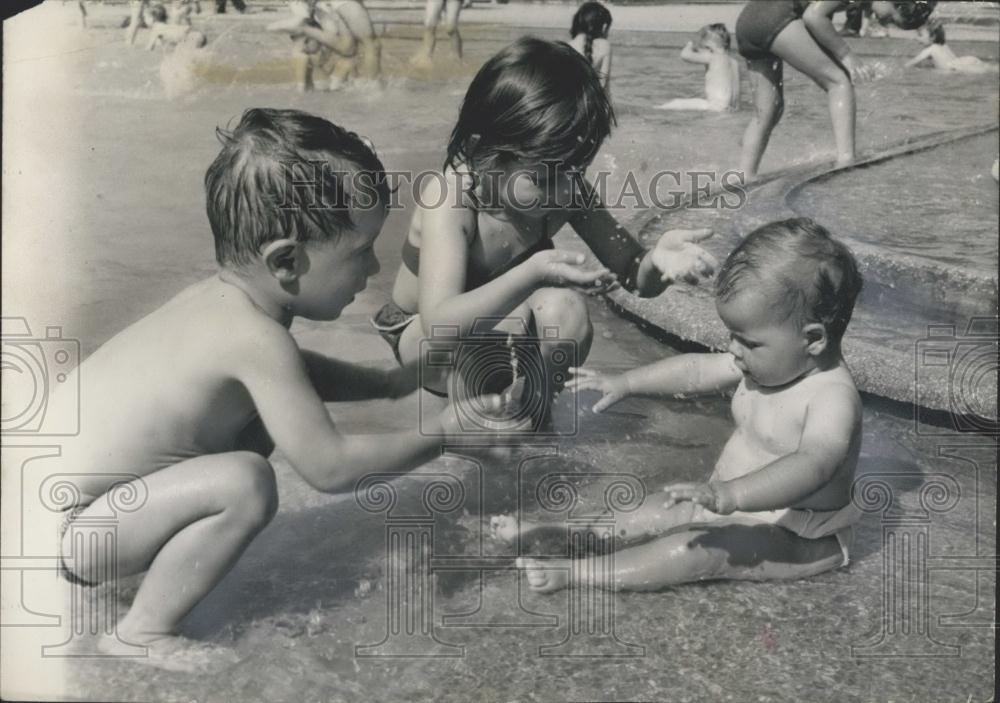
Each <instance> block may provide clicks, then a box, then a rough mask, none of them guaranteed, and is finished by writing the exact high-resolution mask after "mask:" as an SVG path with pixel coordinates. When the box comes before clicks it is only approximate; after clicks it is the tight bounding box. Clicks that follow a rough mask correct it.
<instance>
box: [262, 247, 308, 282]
mask: <svg viewBox="0 0 1000 703" xmlns="http://www.w3.org/2000/svg"><path fill="white" fill-rule="evenodd" d="M260 258H261V260H262V261H263V262H264V265H265V266H267V270H268V271H270V272H271V275H272V276H274V277H275V278H276V279H278V282H279V283H281V284H282V285H286V284H290V283H294V282H295V281H297V280H298V278H299V265H300V264H301V259H302V249H301V245H300V244H299V243H298V242H296V241H295V240H294V239H276V240H274V241H273V242H268V243H267V244H266V245H264V248H263V249H261V251H260Z"/></svg>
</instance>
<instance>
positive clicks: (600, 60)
mask: <svg viewBox="0 0 1000 703" xmlns="http://www.w3.org/2000/svg"><path fill="white" fill-rule="evenodd" d="M610 29H611V12H610V10H608V8H606V7H605V6H604V5H602V4H601V3H599V2H585V3H583V4H582V5H580V9H578V10H577V11H576V14H575V15H573V24H572V26H571V27H570V30H569V35H570V36H571V37H572V39H571V40H570V42H569V45H570V46H572V47H573V48H574V49H576V50H577V51H579V52H580V53H581V54H583V55H584V56H586V57H587V61H589V62H590V64H591V65H592V66H593V67H594V68H595V69H596V70H597V73H598V75H599V76H600V77H601V84H602V85H603V86H604V89H605V90H607V89H608V87H609V85H610V83H611V42H609V41H608V31H609V30H610Z"/></svg>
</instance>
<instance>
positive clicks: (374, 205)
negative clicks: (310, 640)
mask: <svg viewBox="0 0 1000 703" xmlns="http://www.w3.org/2000/svg"><path fill="white" fill-rule="evenodd" d="M218 134H219V136H220V139H221V140H222V142H223V147H222V151H221V152H220V153H219V155H218V157H216V159H215V161H214V162H213V163H212V165H211V166H210V167H209V169H208V172H207V174H206V175H205V189H206V193H207V199H208V219H209V222H210V223H211V228H212V234H213V236H214V238H215V251H216V259H217V260H218V263H219V271H218V273H217V274H215V275H213V276H211V277H210V278H208V279H206V280H203V281H201V282H200V283H196V284H194V285H192V286H190V287H189V288H187V289H186V290H184V291H182V292H181V293H179V294H178V295H177V296H176V297H175V298H173V299H172V300H170V301H169V302H167V303H166V304H165V305H164V306H163V307H161V308H159V309H158V310H155V311H154V312H152V313H150V314H149V315H148V316H146V317H145V318H143V319H141V320H139V321H138V322H136V323H135V324H133V325H132V326H130V327H128V328H126V329H125V330H123V331H122V332H120V333H119V334H117V335H116V336H115V337H113V338H112V339H111V340H110V341H108V342H107V343H106V344H104V346H102V347H101V348H100V349H98V350H97V351H96V352H94V354H93V355H91V356H90V357H89V358H88V359H87V360H86V361H84V362H83V364H82V365H81V367H80V368H79V369H78V370H77V371H74V372H73V373H74V374H77V376H78V378H79V383H80V385H81V389H80V394H79V398H80V399H81V402H82V403H83V406H82V408H81V413H82V414H83V416H84V417H86V418H87V419H88V425H87V427H86V428H85V431H84V432H82V433H81V434H80V436H79V437H77V438H74V441H73V442H71V443H68V444H67V445H66V446H65V447H64V456H65V461H66V463H67V468H68V472H69V473H72V474H75V476H74V477H73V480H74V483H75V485H76V489H77V492H78V504H77V505H75V506H74V507H72V508H71V509H70V510H69V511H68V512H67V517H66V521H65V524H64V529H65V527H68V526H69V523H70V522H72V521H78V522H77V528H76V529H79V530H86V525H87V518H88V517H91V516H93V515H98V516H100V515H105V514H107V512H108V510H109V491H110V490H111V489H113V488H115V486H116V485H121V482H122V481H123V480H125V479H123V478H122V477H123V476H124V477H134V478H133V479H131V480H132V481H133V482H134V483H136V484H140V485H138V486H136V487H135V488H136V489H137V490H138V491H139V492H140V493H145V494H146V500H145V503H144V504H142V506H141V507H140V508H138V509H137V510H136V511H134V512H129V513H123V514H121V515H120V517H119V525H118V528H119V529H118V541H117V545H116V549H115V550H114V551H113V554H107V553H103V552H100V551H98V552H86V551H85V552H84V553H72V551H71V549H70V545H69V538H68V537H66V536H65V535H66V533H64V537H63V544H62V545H61V553H62V555H63V559H64V563H63V570H64V574H63V575H64V576H65V577H66V578H67V580H69V581H71V582H73V583H75V584H82V585H94V583H95V582H98V581H100V580H102V579H103V578H105V576H104V575H106V574H107V573H108V572H109V569H110V564H109V563H108V562H109V561H110V560H111V559H114V560H115V568H116V570H117V573H118V574H119V575H121V576H129V575H132V574H137V573H140V572H143V571H146V572H147V573H146V575H145V577H144V578H143V580H142V583H141V585H140V587H139V590H138V592H137V593H136V595H135V599H134V602H133V604H132V607H131V609H130V610H129V611H128V613H127V614H126V615H125V616H124V618H122V620H121V622H120V623H118V627H117V632H118V635H119V636H120V637H121V638H122V639H123V640H125V641H128V642H133V643H137V644H142V645H147V646H148V647H149V648H150V650H149V651H150V659H149V660H147V661H148V662H149V663H154V664H158V665H160V666H164V667H170V668H182V667H185V666H188V665H189V664H190V663H189V661H188V660H189V659H191V658H193V659H194V660H195V661H198V662H201V661H202V659H203V658H204V657H208V658H209V659H208V661H209V662H211V661H212V660H213V659H214V660H218V659H219V657H220V652H219V651H218V650H213V649H211V648H209V647H208V646H207V645H201V646H198V645H195V644H193V643H186V642H184V641H183V640H181V639H180V638H178V637H176V636H175V632H176V630H177V627H178V624H179V623H180V622H181V620H182V618H184V616H185V615H186V614H187V613H188V612H189V611H190V610H191V609H192V608H193V607H194V606H195V605H196V604H197V603H198V602H199V601H201V600H202V599H203V598H204V597H205V596H206V595H207V594H208V593H209V592H210V591H211V590H212V589H213V588H214V587H215V585H216V584H217V583H219V581H220V580H221V579H222V577H223V576H225V574H226V573H227V572H228V571H229V570H230V569H231V568H232V567H233V564H235V562H236V561H237V560H238V559H239V557H240V555H241V554H242V553H243V551H244V550H245V549H246V548H247V546H248V545H249V544H250V542H251V541H252V540H253V539H254V537H255V536H256V535H257V534H258V533H259V532H260V531H261V529H263V528H264V526H265V525H267V524H268V522H270V520H271V518H272V517H274V514H275V511H276V510H277V507H278V494H277V492H276V487H275V476H274V470H273V468H272V466H271V463H270V462H269V461H268V456H269V455H270V454H271V452H272V450H273V449H274V448H275V445H277V446H278V447H279V448H280V449H281V451H282V453H283V455H284V456H285V457H287V459H288V462H289V463H290V464H291V466H292V468H293V469H294V470H295V471H296V472H298V473H299V475H301V476H302V478H303V479H304V480H305V481H306V482H307V483H308V484H309V485H310V486H312V487H313V488H315V489H316V490H318V491H323V492H337V491H346V490H350V489H351V487H352V486H353V485H354V483H355V481H356V480H357V479H358V478H360V477H361V476H364V475H365V474H367V473H369V472H372V471H400V470H406V469H410V468H413V467H416V466H418V465H420V464H422V463H424V462H426V461H428V460H430V459H432V458H433V457H435V456H437V455H440V451H441V441H442V436H441V435H443V434H447V433H456V434H457V432H455V428H456V427H458V425H457V421H456V419H455V416H454V415H453V414H443V415H441V417H440V419H433V418H432V419H431V422H432V429H431V433H427V432H426V431H425V432H423V433H421V432H418V431H416V430H413V431H410V432H400V433H398V434H395V435H385V434H383V435H379V436H377V437H375V436H371V437H364V436H348V435H344V434H341V432H340V431H339V430H338V429H337V426H336V424H335V423H334V421H333V420H332V419H331V417H330V414H329V412H328V411H327V409H326V407H325V406H324V403H325V402H331V401H347V400H359V399H366V398H392V397H398V396H400V395H403V394H406V393H409V392H411V391H412V390H414V389H415V388H416V378H417V375H416V373H415V372H414V371H413V369H394V370H392V371H387V370H382V369H377V368H368V367H361V366H357V365H354V364H351V363H347V362H344V361H339V360H337V359H333V358H329V357H327V356H324V355H322V354H318V353H314V352H310V351H305V350H303V349H300V348H299V346H298V344H297V343H296V341H295V339H294V338H293V337H292V335H291V334H290V333H289V327H290V326H291V324H292V321H293V320H294V319H295V318H296V317H303V318H306V319H309V320H334V319H336V318H337V317H338V316H339V315H340V313H341V311H342V310H343V309H344V307H346V306H347V305H348V304H350V302H351V301H352V300H354V296H355V295H357V294H358V293H359V292H361V291H362V290H364V288H365V284H366V281H367V280H368V278H369V277H370V276H372V275H374V274H375V273H377V272H378V270H379V265H378V261H377V260H376V258H375V254H374V251H373V244H374V242H375V238H376V237H377V236H378V234H379V232H380V230H381V229H382V224H383V222H384V221H385V217H386V212H387V205H388V202H389V188H388V185H387V182H386V178H385V174H384V171H383V167H382V163H381V162H380V161H379V159H378V157H377V156H376V155H375V153H374V152H373V151H372V150H371V149H370V148H369V147H368V146H366V145H365V143H364V142H363V141H362V140H361V139H360V138H359V137H358V136H357V135H355V134H353V133H352V132H348V131H346V130H344V129H342V128H340V127H338V126H336V125H334V124H331V123H330V122H327V121H326V120H324V119H321V118H319V117H314V116H312V115H309V114H306V113H303V112H298V111H295V110H270V109H250V110H247V111H246V112H245V113H244V114H243V117H242V119H241V120H240V123H239V124H238V125H237V127H236V128H235V129H234V130H233V131H232V132H224V131H222V130H219V131H218ZM296 164H298V165H299V166H300V171H301V172H300V173H298V174H295V175H293V176H291V178H297V179H304V178H305V177H307V176H312V177H314V176H313V174H314V173H315V171H314V168H316V167H317V166H318V165H320V164H321V165H322V167H323V169H322V177H321V183H320V185H321V189H320V188H317V190H316V192H314V191H313V190H312V189H309V188H305V189H303V188H293V189H291V190H290V191H286V189H285V188H286V183H287V182H289V181H290V180H291V179H290V176H289V173H288V172H287V169H289V168H293V169H294V168H296ZM345 174H346V175H345ZM317 193H322V196H321V197H323V199H324V203H326V204H328V205H329V206H328V207H314V203H315V201H314V200H313V198H314V197H317ZM67 385H69V384H67ZM494 400H498V399H495V398H492V399H487V405H488V404H489V403H490V402H492V401H494ZM435 434H437V435H438V436H436V437H435V436H432V435H435ZM85 534H86V533H85ZM94 539H96V537H95V538H94ZM168 655H172V656H168ZM185 655H186V656H185Z"/></svg>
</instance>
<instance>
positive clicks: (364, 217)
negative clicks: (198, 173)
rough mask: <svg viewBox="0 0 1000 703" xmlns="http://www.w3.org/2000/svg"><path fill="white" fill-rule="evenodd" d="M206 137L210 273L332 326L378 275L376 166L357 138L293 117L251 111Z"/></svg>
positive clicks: (383, 195) (383, 196)
mask: <svg viewBox="0 0 1000 703" xmlns="http://www.w3.org/2000/svg"><path fill="white" fill-rule="evenodd" d="M216 132H217V135H218V137H219V140H220V141H221V142H222V151H221V152H220V153H219V155H218V156H217V157H216V158H215V161H213V162H212V165H211V166H209V168H208V172H207V173H206V174H205V191H206V196H207V205H208V219H209V222H210V223H211V226H212V235H213V237H214V238H215V258H216V260H217V261H218V263H219V265H220V266H221V267H223V268H224V269H228V270H230V271H233V272H235V273H237V274H238V275H241V276H246V277H254V276H257V277H260V278H262V279H263V280H265V281H270V282H273V281H277V283H278V284H279V285H280V288H281V290H282V291H284V293H283V295H285V296H286V297H287V298H289V299H290V300H292V302H291V303H290V307H292V308H294V310H293V312H294V313H295V314H298V315H303V316H305V317H308V318H310V319H333V318H335V317H337V315H339V314H340V310H341V309H342V308H343V307H344V306H345V305H346V304H347V303H349V302H350V300H351V299H352V298H353V296H354V294H356V293H358V292H359V291H360V290H361V289H363V288H364V286H365V282H366V280H367V278H368V277H369V276H371V275H374V273H376V272H377V271H378V262H377V260H376V259H375V256H374V253H373V252H372V244H373V243H374V240H375V237H376V236H377V235H378V233H379V231H381V228H382V224H383V222H384V221H385V217H386V210H387V208H388V205H389V197H390V192H389V186H388V183H387V181H386V176H385V170H384V167H383V166H382V162H381V161H380V160H379V158H378V156H376V154H375V152H374V151H373V150H372V149H371V147H370V146H369V145H368V144H366V143H365V142H364V141H363V140H362V139H361V138H360V137H358V135H356V134H354V133H353V132H348V131H347V130H345V129H343V128H341V127H338V126H337V125H335V124H332V123H331V122H328V121H327V120H324V119H322V118H320V117H316V116H314V115H310V114H308V113H305V112H300V111H298V110H275V109H268V108H251V109H249V110H247V111H246V112H244V113H243V116H242V118H241V119H240V122H239V124H238V125H237V126H236V128H235V129H233V130H231V131H230V130H223V129H217V130H216Z"/></svg>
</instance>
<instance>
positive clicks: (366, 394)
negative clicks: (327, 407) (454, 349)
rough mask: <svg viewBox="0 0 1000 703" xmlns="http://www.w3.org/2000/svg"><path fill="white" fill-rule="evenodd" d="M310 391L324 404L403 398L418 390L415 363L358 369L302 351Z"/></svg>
mask: <svg viewBox="0 0 1000 703" xmlns="http://www.w3.org/2000/svg"><path fill="white" fill-rule="evenodd" d="M302 358H303V359H305V362H306V370H307V371H308V373H309V379H310V380H311V381H312V384H313V387H314V388H315V389H316V392H317V393H318V394H319V397H320V399H321V400H322V401H323V402H324V403H333V402H341V401H348V400H371V399H373V398H402V397H403V396H405V395H409V394H410V393H413V392H414V391H416V390H417V388H418V387H419V385H420V382H419V368H418V366H417V364H416V363H413V364H409V365H406V366H402V367H399V366H393V367H392V368H378V367H373V366H361V365H360V364H352V363H350V362H348V361H341V360H339V359H332V358H330V357H328V356H325V355H323V354H319V353H317V352H313V351H308V350H305V349H303V350H302Z"/></svg>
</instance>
